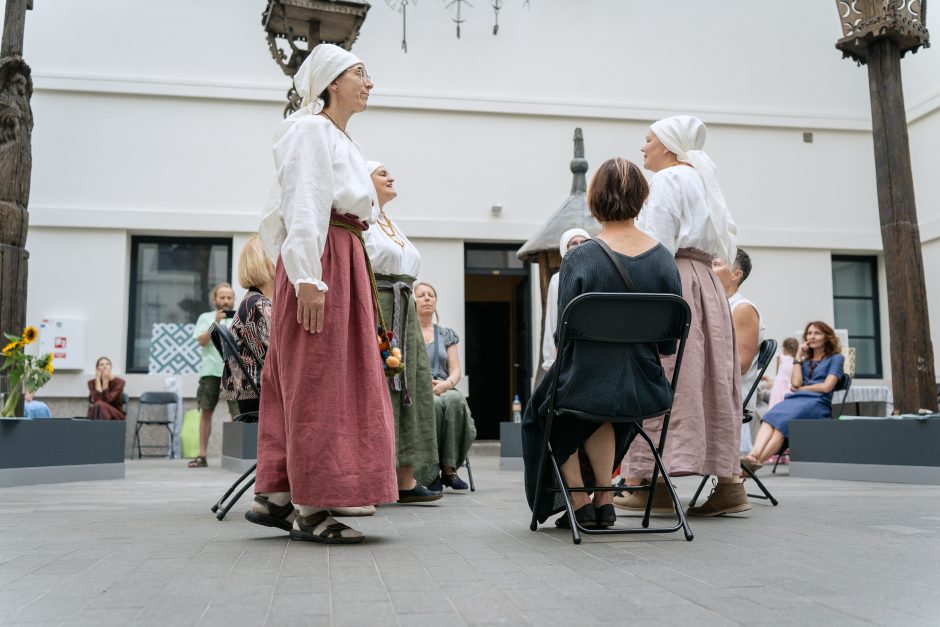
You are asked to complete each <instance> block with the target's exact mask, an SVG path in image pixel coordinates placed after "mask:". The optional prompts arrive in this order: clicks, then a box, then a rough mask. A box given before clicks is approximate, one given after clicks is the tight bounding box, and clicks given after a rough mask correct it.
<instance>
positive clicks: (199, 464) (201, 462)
mask: <svg viewBox="0 0 940 627" xmlns="http://www.w3.org/2000/svg"><path fill="white" fill-rule="evenodd" d="M208 465H209V462H207V461H206V458H205V457H203V456H202V455H200V456H199V457H197V458H196V459H191V460H189V463H188V464H186V466H187V467H188V468H205V467H206V466H208Z"/></svg>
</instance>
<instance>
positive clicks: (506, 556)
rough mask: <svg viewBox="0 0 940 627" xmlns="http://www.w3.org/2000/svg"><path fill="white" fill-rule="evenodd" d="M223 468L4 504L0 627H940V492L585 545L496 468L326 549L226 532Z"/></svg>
mask: <svg viewBox="0 0 940 627" xmlns="http://www.w3.org/2000/svg"><path fill="white" fill-rule="evenodd" d="M210 462H211V463H212V466H213V467H211V468H209V469H207V470H190V469H187V468H185V463H184V462H181V461H179V460H174V461H167V460H143V461H136V460H135V461H129V462H128V464H127V478H126V479H125V480H122V481H101V482H87V483H74V484H59V485H44V486H33V487H18V488H6V489H3V490H0V624H3V625H39V624H50V625H51V624H55V625H96V626H98V625H138V624H153V625H227V626H235V625H238V626H240V625H287V624H292V625H297V626H303V625H331V626H342V625H402V626H406V625H430V626H447V625H485V624H500V625H517V624H518V625H524V624H533V625H596V624H624V625H627V624H629V625H689V624H698V625H732V624H760V623H767V624H771V623H772V624H799V625H812V624H820V625H822V624H825V625H843V624H844V625H867V624H881V625H937V624H940V574H938V568H937V564H938V563H940V542H938V536H940V498H938V497H940V487H932V486H910V485H892V484H866V483H856V482H836V481H820V480H802V479H795V478H790V477H787V476H785V475H784V476H773V477H770V478H769V479H768V481H767V484H768V486H769V487H770V488H771V489H772V490H773V491H774V492H775V493H776V495H777V496H778V498H779V499H780V506H779V507H775V508H774V507H771V506H770V505H769V504H767V503H766V502H762V503H756V504H755V506H754V509H753V510H752V511H751V512H749V513H748V514H745V515H740V516H736V517H727V518H723V519H705V520H702V519H693V521H692V525H693V530H694V532H695V540H694V541H693V542H686V541H685V540H683V538H682V536H681V535H680V534H670V535H656V536H646V537H638V536H614V537H605V538H603V539H598V537H596V536H595V537H587V538H586V539H585V541H584V543H583V544H581V545H580V546H574V545H573V544H572V543H571V540H570V536H569V534H568V532H565V531H561V530H556V529H555V528H554V527H553V526H551V525H550V526H549V527H545V528H540V530H539V531H538V532H537V533H532V532H530V531H529V529H528V517H529V512H528V508H527V507H526V504H525V500H524V497H523V494H522V482H521V473H518V472H501V471H499V470H498V469H497V460H496V458H495V457H487V456H482V455H480V456H477V457H475V459H474V470H475V472H474V475H475V479H476V481H477V491H476V492H475V493H473V494H448V495H447V496H446V497H445V498H444V499H443V500H442V501H439V502H438V504H431V505H424V506H401V505H387V506H382V507H380V508H379V510H378V513H377V514H376V516H374V517H372V518H362V519H346V520H347V521H348V520H354V521H355V522H353V523H352V524H354V525H358V526H360V527H361V528H362V530H363V531H364V532H365V533H366V534H367V536H368V540H367V542H366V543H365V544H362V545H356V546H343V547H326V546H323V545H316V544H307V543H298V542H292V541H289V540H288V539H287V536H286V534H284V533H282V532H280V531H278V530H274V529H266V528H262V527H257V526H254V525H252V524H250V523H248V522H246V521H245V520H244V519H243V518H242V512H243V511H244V509H245V507H246V506H247V502H248V499H247V497H246V498H245V499H243V502H242V503H239V505H237V506H236V507H235V509H234V510H233V511H232V513H231V514H230V516H229V518H227V519H226V520H225V521H223V522H219V521H217V520H216V519H215V517H214V516H213V515H212V514H211V513H210V512H209V506H210V505H211V504H212V503H213V502H215V500H216V498H217V497H218V496H219V495H220V494H221V492H222V491H223V490H224V489H225V488H226V487H227V485H228V484H229V483H230V482H231V481H232V480H233V479H234V477H235V475H233V474H232V473H229V472H226V471H224V470H221V469H220V468H219V467H218V465H219V462H218V460H217V459H216V460H210ZM764 472H765V471H762V473H764ZM676 483H677V485H678V486H679V490H680V495H681V496H682V497H683V498H685V499H688V498H689V496H690V495H691V493H692V491H693V489H694V485H695V481H694V479H691V478H687V479H681V480H678V481H677V482H676ZM621 521H626V522H636V520H635V519H630V518H627V517H622V518H621Z"/></svg>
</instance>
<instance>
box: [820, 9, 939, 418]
mask: <svg viewBox="0 0 940 627" xmlns="http://www.w3.org/2000/svg"><path fill="white" fill-rule="evenodd" d="M836 6H837V8H838V10H839V17H840V20H841V22H842V33H843V35H844V37H843V38H842V39H840V40H839V41H838V43H836V48H838V49H839V50H841V51H842V54H843V56H844V57H850V58H852V59H853V60H854V61H856V62H857V63H859V64H866V63H867V64H868V86H869V91H870V92H871V114H872V137H873V139H874V146H875V179H876V182H877V184H878V212H879V216H880V218H881V240H882V246H883V248H884V263H885V274H886V275H887V283H888V325H889V329H890V335H891V382H892V387H893V388H894V407H895V408H896V409H898V410H900V411H901V412H903V413H915V412H917V411H918V410H920V409H928V410H931V411H934V412H935V411H937V387H936V376H935V374H934V355H933V345H932V343H931V341H930V319H929V317H928V314H927V289H926V285H925V281H924V258H923V255H922V254H921V246H920V229H919V227H918V224H917V206H916V204H915V202H914V176H913V174H912V172H911V151H910V146H909V141H908V134H907V114H906V112H905V110H904V92H903V90H902V88H901V57H903V56H904V54H905V53H907V52H914V53H916V52H917V50H918V49H919V48H921V47H922V46H923V47H928V46H929V45H930V34H929V33H928V32H927V17H926V16H927V2H926V0H909V1H907V2H894V1H886V0H855V1H851V2H850V1H849V0H836Z"/></svg>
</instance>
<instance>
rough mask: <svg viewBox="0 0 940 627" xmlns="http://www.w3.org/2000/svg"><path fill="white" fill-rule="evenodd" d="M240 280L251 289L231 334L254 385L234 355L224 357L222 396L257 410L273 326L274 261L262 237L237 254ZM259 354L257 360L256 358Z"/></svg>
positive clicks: (243, 408) (240, 407)
mask: <svg viewBox="0 0 940 627" xmlns="http://www.w3.org/2000/svg"><path fill="white" fill-rule="evenodd" d="M238 282H239V284H241V286H242V287H243V288H244V289H246V290H248V295H247V296H245V298H243V299H242V302H241V304H239V306H238V311H236V312H235V317H234V318H233V319H232V327H231V329H232V334H233V335H234V336H235V339H236V340H238V354H239V355H240V356H241V360H242V363H243V364H244V365H245V369H246V370H247V371H248V373H249V374H250V375H251V378H252V380H253V381H254V384H255V387H254V388H253V387H252V386H251V385H250V384H249V383H248V382H247V381H245V375H244V374H243V373H242V369H241V368H239V367H238V364H237V363H235V359H234V358H230V359H227V360H226V361H225V368H224V370H223V371H222V389H221V390H220V391H219V398H221V399H223V400H226V401H237V402H238V413H239V414H244V413H247V412H251V411H258V404H259V402H260V399H259V398H258V395H257V394H256V393H255V389H259V390H260V389H261V366H260V364H259V363H258V362H260V363H261V364H263V363H264V356H265V354H266V353H267V352H268V338H269V336H270V328H271V296H272V295H273V294H274V264H273V263H271V260H270V259H268V257H267V255H265V254H264V248H262V246H261V240H259V239H258V236H257V235H252V236H251V238H249V240H248V241H247V242H246V243H245V248H243V249H242V254H241V255H240V256H239V257H238ZM255 357H257V361H256V359H255Z"/></svg>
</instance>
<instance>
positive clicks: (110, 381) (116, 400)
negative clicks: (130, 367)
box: [88, 357, 127, 420]
mask: <svg viewBox="0 0 940 627" xmlns="http://www.w3.org/2000/svg"><path fill="white" fill-rule="evenodd" d="M123 396H124V379H122V378H120V377H116V376H114V374H112V372H111V360H110V359H108V358H107V357H99V358H98V361H96V362H95V378H94V379H92V380H91V381H89V382H88V402H89V403H91V405H90V407H89V408H88V418H90V419H91V420H124V419H125V418H126V417H127V415H126V414H125V413H124V400H123Z"/></svg>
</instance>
